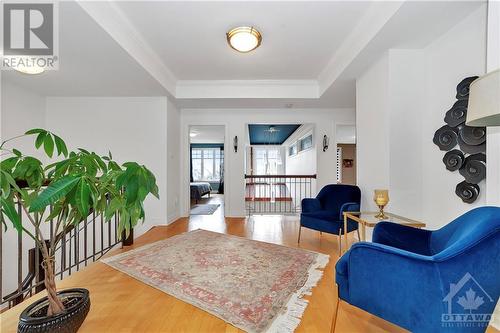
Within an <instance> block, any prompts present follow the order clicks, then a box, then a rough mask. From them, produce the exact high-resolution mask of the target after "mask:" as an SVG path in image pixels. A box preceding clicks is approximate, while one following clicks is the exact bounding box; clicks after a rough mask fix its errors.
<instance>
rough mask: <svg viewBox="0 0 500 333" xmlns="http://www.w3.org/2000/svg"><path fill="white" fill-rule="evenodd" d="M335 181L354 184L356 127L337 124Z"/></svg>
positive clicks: (355, 179) (355, 180) (355, 181)
mask: <svg viewBox="0 0 500 333" xmlns="http://www.w3.org/2000/svg"><path fill="white" fill-rule="evenodd" d="M336 138H337V140H336V141H337V183H341V184H348V185H356V183H357V178H356V168H357V165H356V163H357V160H356V127H355V126H354V125H337V128H336Z"/></svg>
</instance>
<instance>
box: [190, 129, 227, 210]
mask: <svg viewBox="0 0 500 333" xmlns="http://www.w3.org/2000/svg"><path fill="white" fill-rule="evenodd" d="M224 134H225V128H224V126H222V125H193V126H190V127H189V162H190V163H189V165H190V171H189V178H190V179H189V181H190V213H189V214H190V215H191V216H195V215H210V216H214V217H223V216H224Z"/></svg>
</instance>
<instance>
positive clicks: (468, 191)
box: [455, 180, 479, 203]
mask: <svg viewBox="0 0 500 333" xmlns="http://www.w3.org/2000/svg"><path fill="white" fill-rule="evenodd" d="M455 194H456V195H458V196H459V197H460V199H462V201H463V202H465V203H473V202H474V201H476V199H477V197H478V196H479V186H478V185H476V184H469V183H467V182H466V181H465V180H464V181H463V182H461V183H459V184H457V187H456V188H455Z"/></svg>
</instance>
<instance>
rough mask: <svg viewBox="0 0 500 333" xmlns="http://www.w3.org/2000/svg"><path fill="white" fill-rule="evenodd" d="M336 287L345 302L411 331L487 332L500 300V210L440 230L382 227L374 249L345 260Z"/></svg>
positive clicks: (480, 211) (362, 246) (363, 246)
mask: <svg viewBox="0 0 500 333" xmlns="http://www.w3.org/2000/svg"><path fill="white" fill-rule="evenodd" d="M336 283H337V286H338V292H339V297H340V299H341V300H344V301H345V302H347V303H349V304H351V305H354V306H356V307H358V308H361V309H363V310H366V311H368V312H369V313H371V314H374V315H376V316H378V317H381V318H383V319H385V320H387V321H389V322H392V323H394V324H396V325H399V326H401V327H403V328H405V329H408V330H410V331H412V332H484V331H485V330H486V327H487V325H488V322H489V319H490V317H489V316H488V315H489V314H491V313H492V312H493V310H494V308H495V304H496V303H497V301H498V297H499V295H500V208H499V207H481V208H476V209H473V210H471V211H469V212H468V213H466V214H464V215H462V216H460V217H458V218H457V219H455V220H454V221H453V222H451V223H449V224H448V225H446V226H444V227H443V228H441V229H439V230H436V231H429V230H421V229H415V228H411V227H406V226H402V225H399V224H394V223H389V222H381V223H378V224H377V226H376V227H375V229H374V232H373V243H368V242H359V243H356V244H354V245H353V246H352V247H351V249H350V250H349V251H347V252H346V253H345V254H344V255H343V256H342V257H341V258H340V259H339V261H338V262H337V264H336ZM338 303H339V302H337V310H336V311H338ZM334 316H335V317H334V320H333V323H332V331H333V330H334V328H335V320H336V313H335V315H334Z"/></svg>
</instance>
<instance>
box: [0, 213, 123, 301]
mask: <svg viewBox="0 0 500 333" xmlns="http://www.w3.org/2000/svg"><path fill="white" fill-rule="evenodd" d="M17 208H18V212H19V215H20V216H21V218H23V214H22V209H21V204H20V203H17ZM118 219H119V217H118V214H116V215H115V217H114V218H113V219H112V220H111V221H105V217H104V216H103V215H102V214H99V215H97V214H96V213H91V214H90V215H89V216H88V217H87V218H86V219H85V220H84V221H81V222H80V223H79V224H78V225H77V226H74V227H72V228H68V229H67V230H65V232H64V233H59V234H58V235H57V236H56V237H59V238H60V243H59V246H58V247H57V250H56V253H55V258H56V276H57V278H58V279H63V278H65V277H67V276H69V275H71V274H72V273H74V272H76V271H78V270H80V269H81V268H83V267H85V266H87V265H88V264H89V263H91V262H94V261H96V260H99V259H100V258H101V257H102V256H103V255H105V254H106V253H107V252H108V251H109V250H111V249H112V248H113V247H114V246H116V245H117V244H119V243H120V242H122V238H121V237H119V235H118V234H117V230H118V223H119V220H118ZM46 227H47V229H48V230H47V234H50V235H53V230H54V229H53V228H54V221H49V222H48V226H46ZM49 230H50V233H49ZM2 234H3V233H1V232H0V257H2V254H3V253H1V252H2V251H3V250H2V245H3V244H2V243H3V239H2V238H3V236H2ZM27 241H28V242H29V244H30V245H31V246H28V247H27V248H28V251H27V255H26V252H24V251H25V248H26V242H27ZM50 241H51V239H48V240H47V242H50ZM126 241H130V240H126ZM16 252H17V253H12V254H11V255H17V267H16V269H17V288H16V289H15V290H13V291H12V292H10V293H9V294H7V295H2V281H3V280H4V279H5V277H3V270H2V274H0V275H2V279H1V280H0V300H1V302H0V303H1V304H0V306H1V308H4V307H5V306H8V307H9V308H10V307H12V306H14V305H16V304H19V303H20V302H22V301H23V300H25V299H26V298H28V297H30V296H31V295H33V294H35V293H37V292H39V291H42V290H43V289H45V286H44V277H45V272H44V270H43V267H42V253H41V250H40V248H39V246H38V245H37V244H36V243H35V242H34V241H33V240H31V239H28V237H26V236H24V235H22V234H20V233H19V234H17V251H16ZM25 257H27V260H25ZM2 264H3V263H2ZM2 267H3V266H2ZM9 270H10V268H9ZM23 271H27V273H26V274H23Z"/></svg>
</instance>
